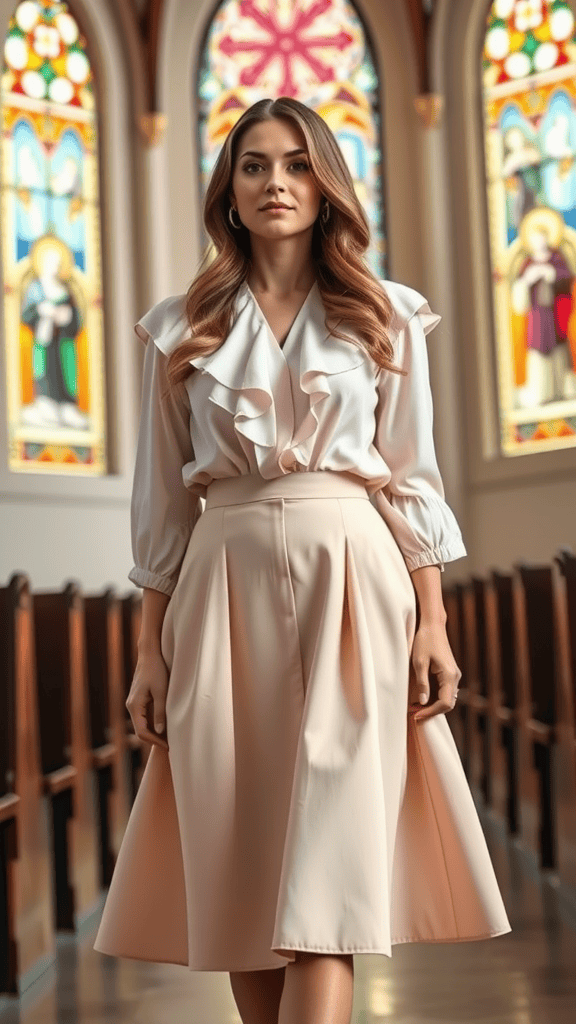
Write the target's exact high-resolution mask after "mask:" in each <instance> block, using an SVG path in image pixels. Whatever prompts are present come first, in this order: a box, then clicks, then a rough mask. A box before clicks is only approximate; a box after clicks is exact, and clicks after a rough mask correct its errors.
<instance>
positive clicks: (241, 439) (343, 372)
mask: <svg viewBox="0 0 576 1024" xmlns="http://www.w3.org/2000/svg"><path fill="white" fill-rule="evenodd" d="M381 286H382V287H383V288H384V289H385V291H386V292H387V294H388V295H389V297H390V299H391V301H392V304H393V306H394V319H393V322H392V324H391V326H390V332H391V336H392V339H393V342H394V362H395V364H396V365H397V366H401V367H402V368H403V369H405V370H407V371H408V372H407V375H406V376H401V375H400V374H396V373H391V372H390V371H387V370H382V369H381V368H380V367H379V366H378V365H377V364H376V363H375V362H374V361H373V359H372V358H371V356H370V355H369V354H368V352H367V351H366V349H364V348H363V347H362V344H361V342H360V341H359V339H358V336H357V335H355V334H354V331H353V330H351V328H350V325H348V324H342V325H341V329H342V330H344V331H346V333H347V334H349V335H350V336H351V337H352V338H356V339H357V341H356V342H354V341H344V340H342V339H340V338H334V337H333V336H330V335H329V332H328V330H327V329H326V326H325V323H324V319H325V316H326V313H325V309H324V305H323V303H322V299H321V294H320V290H319V287H318V285H317V283H315V284H314V285H313V286H312V288H311V290H310V291H309V293H308V295H307V297H306V299H305V301H304V303H303V305H302V307H301V308H300V310H299V312H298V314H297V316H296V319H295V320H294V322H293V324H292V327H291V328H290V331H289V333H288V335H287V337H286V339H285V341H284V343H283V345H282V346H280V345H279V344H278V342H277V341H276V339H275V337H274V335H273V333H272V331H271V329H270V327H269V325H268V323H267V321H266V318H265V316H264V314H263V312H262V310H261V308H260V306H259V304H258V302H257V300H256V298H255V296H254V295H253V293H252V291H251V289H250V288H249V287H248V285H247V284H244V285H242V286H241V288H240V289H239V291H238V293H237V296H236V300H235V315H234V319H233V323H232V327H231V330H230V333H229V334H228V337H227V338H226V339H225V340H224V342H223V343H222V344H221V345H220V347H219V348H218V349H217V350H216V351H214V352H212V353H211V354H209V355H202V356H196V357H194V358H193V359H191V360H190V362H191V363H192V365H193V366H194V367H196V372H194V373H192V374H191V375H190V376H189V377H188V378H187V379H186V381H184V382H182V383H181V384H179V385H178V386H177V387H176V388H175V389H174V390H172V391H170V390H169V383H168V378H167V375H166V362H167V357H168V355H169V354H170V352H171V351H172V350H173V349H174V348H175V347H176V346H177V345H178V344H179V343H180V342H181V341H182V340H184V339H185V338H190V337H191V334H190V327H189V324H188V320H187V318H186V313H185V301H186V295H185V294H181V295H174V296H170V297H168V298H166V299H163V300H162V301H160V302H158V303H156V305H154V306H153V307H152V308H151V309H150V310H149V311H148V312H147V313H146V314H145V315H144V316H143V317H142V318H141V319H140V320H139V321H138V323H137V324H135V327H134V330H135V331H136V334H137V335H138V337H139V338H140V339H141V340H142V341H143V342H145V343H147V342H148V341H149V340H150V339H152V341H153V342H154V344H152V345H150V344H147V346H146V352H145V357H144V372H143V384H142V406H141V415H140V425H139V432H138V444H137V451H136V461H135V467H134V483H133V490H132V501H131V536H132V553H133V558H134V565H133V567H132V569H131V570H130V572H129V574H128V578H129V579H130V580H131V581H132V582H133V583H134V584H136V586H139V587H150V588H152V589H155V590H159V591H161V592H162V593H164V594H167V595H171V594H172V592H173V590H174V588H175V586H176V582H177V579H178V574H179V570H180V566H181V563H182V560H183V558H184V554H185V552H186V548H187V546H188V542H189V540H190V536H191V533H192V530H193V529H194V526H195V524H196V522H197V520H198V518H199V516H200V515H201V514H202V511H203V501H202V499H203V498H204V497H205V495H206V491H207V488H208V485H209V484H210V482H211V481H212V480H215V479H220V478H222V477H230V476H239V475H242V474H247V473H254V474H256V473H259V474H260V475H261V476H262V477H264V478H266V479H273V478H276V477H279V476H282V475H283V474H285V473H294V472H306V471H310V470H336V471H343V470H344V471H348V472H350V473H354V474H357V475H358V476H359V477H361V478H362V480H363V481H365V485H366V489H367V492H368V494H369V497H370V500H371V502H372V504H373V505H374V506H375V507H376V509H377V510H378V511H379V513H380V514H381V515H382V517H383V519H384V520H385V522H386V523H387V524H388V526H389V528H390V530H391V532H392V534H393V536H394V539H395V541H396V543H397V544H398V546H399V548H400V550H401V552H402V554H403V556H404V560H405V562H406V565H407V567H408V569H409V570H411V571H412V570H414V569H416V568H418V567H419V566H423V565H434V564H436V565H439V566H440V569H441V570H443V569H444V563H445V562H448V561H452V560H454V559H457V558H462V557H463V556H465V555H466V553H467V552H466V548H465V546H464V543H463V540H462V535H461V531H460V528H459V526H458V523H457V521H456V518H455V516H454V514H453V512H452V510H451V509H450V507H449V506H448V504H447V503H446V501H445V497H444V488H443V484H442V479H441V476H440V471H439V468H438V463H437V460H436V454H435V447H434V440H433V435H432V424H433V405H432V395H431V389H430V378H429V371H428V353H427V347H426V340H425V336H426V335H427V334H428V333H429V332H430V331H431V330H432V328H433V327H435V326H436V325H437V324H438V323H439V322H440V320H441V317H440V316H439V315H438V314H436V313H433V312H432V311H431V309H430V306H429V304H428V302H427V300H426V299H425V298H424V296H422V295H421V294H420V293H419V292H417V291H416V290H415V289H414V288H410V287H408V286H407V285H403V284H398V283H396V282H393V281H388V280H383V281H381Z"/></svg>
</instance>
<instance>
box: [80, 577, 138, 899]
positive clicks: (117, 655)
mask: <svg viewBox="0 0 576 1024" xmlns="http://www.w3.org/2000/svg"><path fill="white" fill-rule="evenodd" d="M84 619H85V627H86V661H87V669H88V689H89V700H90V734H91V745H92V764H93V767H94V770H95V772H96V778H97V782H98V797H99V823H100V884H101V885H102V887H103V888H106V887H107V886H108V885H109V884H110V880H111V878H112V872H113V870H114V865H115V863H116V857H117V854H118V850H119V849H120V843H121V842H122V837H123V835H124V831H125V828H126V822H127V820H128V814H129V808H130V798H129V785H128V774H127V769H128V765H127V763H126V742H125V736H126V729H125V713H126V706H125V700H126V698H125V697H124V675H123V654H122V616H121V605H120V601H119V600H118V598H117V596H116V594H115V593H114V590H113V589H112V588H109V589H108V590H106V591H105V592H104V593H103V594H92V595H89V596H87V595H85V597H84Z"/></svg>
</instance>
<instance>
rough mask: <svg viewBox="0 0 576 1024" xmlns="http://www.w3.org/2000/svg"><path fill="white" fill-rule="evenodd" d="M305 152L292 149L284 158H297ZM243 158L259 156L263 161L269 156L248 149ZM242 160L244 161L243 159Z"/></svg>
mask: <svg viewBox="0 0 576 1024" xmlns="http://www.w3.org/2000/svg"><path fill="white" fill-rule="evenodd" d="M305 152H306V150H305V149H290V150H289V151H288V152H287V153H284V156H297V155H298V154H299V153H305ZM242 156H259V157H262V158H263V159H266V156H267V154H266V153H260V152H258V151H257V150H255V149H247V150H245V152H244V153H242ZM240 159H242V157H241V158H240Z"/></svg>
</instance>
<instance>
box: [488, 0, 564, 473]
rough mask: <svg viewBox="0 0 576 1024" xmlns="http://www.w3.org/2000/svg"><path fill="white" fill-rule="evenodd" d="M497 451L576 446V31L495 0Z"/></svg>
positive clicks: (491, 40) (544, 14) (551, 2)
mask: <svg viewBox="0 0 576 1024" xmlns="http://www.w3.org/2000/svg"><path fill="white" fill-rule="evenodd" d="M482 76H483V94H484V126H485V160H486V178H487V190H488V209H489V228H490V252H491V263H492V277H493V290H494V314H495V336H496V344H497V371H498V391H499V405H500V424H501V446H502V452H503V453H504V454H505V455H522V454H524V453H528V452H538V451H550V450H551V449H554V448H566V447H569V446H571V445H576V34H575V22H574V14H573V11H572V9H571V6H570V4H569V3H566V2H564V0H494V2H493V3H492V4H491V5H490V7H489V10H488V15H487V22H486V36H485V42H484V50H483V54H482Z"/></svg>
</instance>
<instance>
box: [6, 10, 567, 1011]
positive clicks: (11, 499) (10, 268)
mask: <svg viewBox="0 0 576 1024" xmlns="http://www.w3.org/2000/svg"><path fill="white" fill-rule="evenodd" d="M0 15H1V18H2V24H3V39H4V50H3V67H2V76H1V80H0V105H1V108H2V138H1V141H0V178H1V191H0V245H1V255H0V274H1V277H2V284H3V290H2V295H3V315H2V318H1V324H0V338H1V345H0V407H1V412H2V415H1V416H0V495H1V502H0V537H1V538H2V542H1V543H0V561H1V570H2V571H1V581H0V603H1V613H0V614H1V628H0V664H1V669H0V768H1V770H0V836H1V842H0V1024H4V1022H5V1024H16V1022H18V1024H87V1022H90V1024H104V1022H106V1024H124V1022H125V1024H128V1022H132V1024H179V1022H184V1021H186V1022H188V1024H197V1022H198V1024H200V1022H201V1024H208V1022H209V1021H210V1022H214V1024H241V1018H240V1016H239V1014H238V1010H237V1008H236V1005H235V1003H234V1000H233V998H232V992H231V989H230V982H229V979H228V977H227V975H226V974H220V973H218V972H214V973H212V972H209V973H194V972H192V971H187V970H186V968H185V967H183V966H181V965H177V964H173V963H166V964H162V963H151V962H144V961H138V960H135V959H134V960H121V959H117V960H116V959H114V958H110V957H106V956H104V955H102V954H101V953H98V952H97V951H95V950H94V949H93V947H92V942H93V939H94V935H95V932H96V930H97V928H98V923H99V920H100V916H101V913H102V908H103V904H104V899H105V894H106V890H107V887H108V885H109V883H110V879H111V877H112V872H113V869H114V864H115V858H116V855H117V852H118V849H119V846H120V843H121V841H122V837H123V835H124V832H125V829H126V824H127V821H128V817H129V814H130V809H131V807H132V806H133V804H134V801H135V800H136V798H137V794H138V789H139V784H140V781H141V779H142V775H143V772H144V770H145V768H146V764H147V760H148V758H149V756H150V746H149V745H148V744H146V743H145V742H143V741H142V740H141V739H140V738H139V737H138V736H136V735H135V733H134V728H133V724H132V722H131V720H130V716H129V714H128V712H127V709H126V705H125V701H126V697H127V694H128V692H129V689H130V685H131V681H132V678H133V675H134V670H135V665H136V660H137V639H138V634H139V629H140V622H141V603H142V602H141V597H142V593H141V591H140V590H138V589H137V588H135V587H132V586H131V585H130V584H129V582H128V580H127V573H128V570H129V568H130V566H131V564H132V555H131V550H130V500H131V489H132V479H133V471H134V455H135V448H136V441H137V436H138V421H139V411H140V402H141V381H142V371H143V346H142V344H141V342H139V341H138V339H137V338H136V336H135V333H134V328H133V325H134V324H135V323H136V322H137V321H138V319H139V318H140V317H141V316H142V315H143V313H144V312H145V311H146V310H148V309H149V308H150V307H151V306H152V305H153V304H154V303H156V302H158V301H160V300H161V299H163V298H164V297H167V296H173V295H176V294H179V293H182V292H186V291H187V289H188V288H189V286H190V283H191V281H192V280H193V279H194V277H195V275H196V273H197V271H198V268H199V266H200V263H201V260H202V258H203V257H204V255H205V252H206V247H207V236H206V233H205V231H204V228H203V224H202V202H203V198H204V194H205V190H206V186H207V182H208V180H209V177H210V173H211V170H212V168H213V166H214V164H215V161H216V158H217V156H218V153H219V151H220V147H221V146H222V143H223V140H224V139H225V138H226V135H227V133H228V132H229V131H230V129H231V128H232V126H233V125H234V124H235V123H236V121H237V120H238V118H239V117H240V116H241V115H242V113H243V111H244V110H246V109H247V108H248V107H249V106H250V105H251V104H252V103H254V102H255V101H256V100H258V99H261V98H263V97H277V96H292V97H295V98H297V99H299V100H301V101H302V102H305V103H308V104H310V106H312V107H313V108H314V109H315V110H316V111H317V112H318V113H319V114H320V115H321V116H322V117H323V118H324V119H325V120H326V122H327V124H328V125H329V127H330V128H331V129H332V131H333V132H334V133H335V135H336V138H337V140H338V142H339V144H340V146H341V149H342V152H343V154H344V157H345V159H346V162H347V164H348V167H349V170H350V173H351V175H352V179H353V181H354V187H355V189H356V192H357V195H358V198H359V199H360V201H361V203H362V205H363V207H364V210H365V212H366V215H367V217H368V220H369V223H370V227H371V235H372V242H371V248H370V250H369V252H368V253H367V260H368V262H369V265H370V268H371V270H372V271H373V272H374V273H375V274H376V276H377V277H379V278H380V279H384V280H385V279H387V278H388V279H390V280H393V281H398V282H402V283H403V284H406V285H408V286H410V287H412V288H415V289H417V290H418V291H420V292H421V293H422V294H423V295H425V296H426V298H427V299H428V300H429V302H430V307H431V309H432V310H433V311H434V312H435V313H439V314H441V317H442V320H441V323H440V324H439V326H438V327H437V328H436V330H435V331H434V333H433V334H432V335H431V337H430V338H429V339H428V355H429V364H430V380H431V388H432V393H433V400H434V440H435V445H436V452H437V457H438V463H439V466H440V469H441V472H442V478H443V482H444V487H445V492H446V499H447V501H448V502H449V504H450V507H451V508H452V509H453V510H454V513H455V515H456V517H457V519H458V522H459V523H460V525H461V527H462V534H463V537H464V541H465V544H466V550H467V555H466V557H463V558H460V559H458V560H457V561H455V562H453V563H449V564H446V566H445V570H444V572H443V573H442V592H443V599H444V605H445V608H446V613H447V630H448V635H449V638H450V644H451V647H452V651H453V652H454V656H455V658H456V661H457V663H458V666H459V667H460V670H461V672H462V678H461V682H460V694H459V700H458V703H457V705H456V707H455V708H454V709H453V710H452V711H451V712H450V713H449V714H448V716H447V718H448V723H449V725H450V728H451V730H452V733H453V736H454V739H455V741H456V745H457V748H458V752H459V755H460V757H461V760H462V764H463V767H464V770H465V773H466V777H467V780H468V782H469V785H470V788H471V791H472V794H473V797H474V801H475V804H476V807H477V810H478V814H479V816H480V820H481V822H482V827H483V830H484V834H485V836H486V840H487V843H488V846H489V850H490V855H491V857H492V860H493V863H494V867H495V871H496V875H497V878H498V883H499V885H500V888H501V891H502V896H503V899H504V903H505V905H506V909H507V912H508V915H509V917H510V923H511V925H512V931H511V932H510V933H509V934H506V935H501V936H499V937H496V938H495V939H493V940H492V941H489V942H476V943H469V942H461V943H449V944H436V945H435V944H432V943H430V944H424V943H422V944H410V943H406V944H398V945H396V946H395V947H394V951H393V956H392V958H387V957H384V956H377V955H374V956H370V955H368V956H357V957H356V958H355V995H354V1008H353V1015H352V1019H353V1021H354V1022H358V1024H372V1022H374V1024H375V1022H377V1021H390V1022H394V1024H424V1022H429V1021H435V1022H440V1021H442V1022H443V1024H446V1022H454V1024H464V1022H468V1021H470V1022H475V1024H480V1022H482V1024H574V1022H576V2H574V0H354V2H352V0H66V2H60V0H0ZM560 108H561V109H560ZM561 135H562V139H561V138H560V136H561ZM72 172H74V174H73V173H72ZM572 186H574V192H573V193H571V195H572V199H570V196H569V194H568V193H569V191H570V189H572ZM561 187H562V189H563V190H564V198H563V199H562V198H561V196H560V190H561ZM34 225H36V226H34ZM50 253H52V254H53V255H52V256H50ZM56 255H58V257H59V258H58V261H56V259H55V257H56ZM40 256H42V260H40ZM50 260H52V265H50ZM55 339H58V344H57V345H56V344H54V341H55ZM448 869H449V866H448ZM422 870H423V871H425V870H426V851H425V850H423V851H422Z"/></svg>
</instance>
